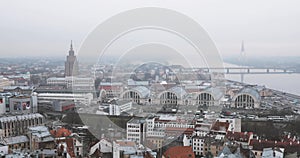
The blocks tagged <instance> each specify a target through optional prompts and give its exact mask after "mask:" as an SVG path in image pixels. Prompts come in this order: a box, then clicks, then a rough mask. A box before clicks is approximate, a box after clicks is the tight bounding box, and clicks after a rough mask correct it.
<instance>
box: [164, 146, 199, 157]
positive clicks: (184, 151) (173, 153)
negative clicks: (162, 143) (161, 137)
mask: <svg viewBox="0 0 300 158" xmlns="http://www.w3.org/2000/svg"><path fill="white" fill-rule="evenodd" d="M164 156H165V158H195V154H194V152H193V149H192V147H191V146H175V147H171V148H169V149H168V150H167V151H166V152H165V153H164Z"/></svg>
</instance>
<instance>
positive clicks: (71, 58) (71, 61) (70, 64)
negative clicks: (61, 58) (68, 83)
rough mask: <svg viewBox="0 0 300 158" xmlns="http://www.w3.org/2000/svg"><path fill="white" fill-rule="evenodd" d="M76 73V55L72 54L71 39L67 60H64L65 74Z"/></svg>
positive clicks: (72, 74) (73, 74) (74, 74)
mask: <svg viewBox="0 0 300 158" xmlns="http://www.w3.org/2000/svg"><path fill="white" fill-rule="evenodd" d="M76 75H78V62H77V59H76V56H75V55H74V50H73V45H72V41H71V46H70V50H69V55H68V56H67V61H66V62H65V76H76Z"/></svg>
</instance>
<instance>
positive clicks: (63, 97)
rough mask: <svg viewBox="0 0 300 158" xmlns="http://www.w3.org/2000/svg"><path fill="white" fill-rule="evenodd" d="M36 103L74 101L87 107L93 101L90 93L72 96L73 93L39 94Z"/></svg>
mask: <svg viewBox="0 0 300 158" xmlns="http://www.w3.org/2000/svg"><path fill="white" fill-rule="evenodd" d="M37 98H38V101H55V100H57V101H74V102H75V103H83V104H86V105H89V104H90V103H91V101H92V99H93V94H92V93H86V94H73V93H39V94H38V95H37Z"/></svg>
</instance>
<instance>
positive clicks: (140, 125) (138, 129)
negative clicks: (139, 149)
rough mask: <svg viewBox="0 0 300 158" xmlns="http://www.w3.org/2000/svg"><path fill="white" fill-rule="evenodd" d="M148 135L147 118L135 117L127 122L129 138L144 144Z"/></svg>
mask: <svg viewBox="0 0 300 158" xmlns="http://www.w3.org/2000/svg"><path fill="white" fill-rule="evenodd" d="M145 136H146V121H145V119H140V118H133V119H131V120H130V121H128V122H127V140H131V141H135V142H136V143H138V144H142V143H143V142H144V141H145Z"/></svg>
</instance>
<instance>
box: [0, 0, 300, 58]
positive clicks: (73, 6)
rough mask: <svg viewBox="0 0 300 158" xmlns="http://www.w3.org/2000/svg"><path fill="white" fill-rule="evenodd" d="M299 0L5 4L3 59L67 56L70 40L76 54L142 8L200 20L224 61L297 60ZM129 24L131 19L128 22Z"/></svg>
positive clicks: (1, 10) (1, 14)
mask: <svg viewBox="0 0 300 158" xmlns="http://www.w3.org/2000/svg"><path fill="white" fill-rule="evenodd" d="M299 5H300V2H299V1H297V0H289V1H283V0H265V1H259V0H254V1H238V0H227V1H217V0H212V1H197V0H193V1H188V2H186V1H172V0H166V1H159V0H153V1H145V0H130V1H87V2H85V3H84V4H82V3H81V2H79V1H72V0H67V1H38V0H29V1H26V2H23V1H15V0H12V1H2V2H1V6H0V19H1V26H0V34H1V37H0V42H1V48H0V53H1V57H17V56H59V57H61V56H65V55H66V50H68V45H69V41H70V40H73V42H74V48H75V50H78V49H79V48H80V45H81V43H82V42H83V41H84V40H85V37H86V36H87V35H88V34H89V33H90V32H91V31H92V30H93V29H94V28H95V27H96V26H97V25H98V24H99V23H101V22H103V21H104V20H106V19H108V18H110V17H111V16H113V15H116V14H118V13H120V12H123V11H126V10H130V9H134V8H140V7H149V6H150V7H162V8H168V9H172V10H175V11H178V12H181V13H183V14H185V15H187V16H189V17H191V18H192V19H194V20H195V21H197V22H198V23H199V24H200V25H201V26H202V27H203V28H204V29H205V30H207V32H208V33H209V35H210V36H211V38H212V39H213V40H214V42H215V44H216V46H217V48H218V49H219V51H220V54H221V55H222V56H223V57H228V56H235V55H237V54H239V52H240V45H241V41H242V40H244V41H245V45H246V52H247V56H249V57H252V56H298V55H299V50H300V45H299V43H300V30H299V26H300V21H299V20H297V19H300V10H299V8H298V6H299ZM124 22H126V21H124Z"/></svg>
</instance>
